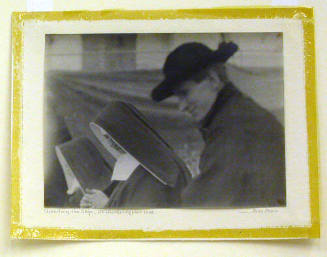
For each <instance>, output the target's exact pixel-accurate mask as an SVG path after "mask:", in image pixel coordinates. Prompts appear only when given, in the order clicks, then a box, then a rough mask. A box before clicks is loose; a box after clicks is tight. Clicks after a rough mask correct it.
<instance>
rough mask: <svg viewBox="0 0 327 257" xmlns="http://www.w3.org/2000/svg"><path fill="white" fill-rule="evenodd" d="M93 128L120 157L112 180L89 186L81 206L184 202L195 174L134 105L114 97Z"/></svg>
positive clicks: (156, 204)
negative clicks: (101, 186) (104, 185)
mask: <svg viewBox="0 0 327 257" xmlns="http://www.w3.org/2000/svg"><path fill="white" fill-rule="evenodd" d="M90 128H91V130H92V131H93V133H94V134H95V136H96V137H97V138H98V139H99V141H100V142H101V143H102V144H103V146H104V147H105V148H106V150H107V151H108V152H110V154H111V155H112V156H113V157H114V158H115V160H116V163H115V166H114V168H113V173H112V177H111V184H110V185H109V187H108V188H107V189H106V190H104V192H102V191H99V190H95V189H88V190H87V192H86V194H85V195H84V197H83V199H82V201H81V207H93V208H105V207H119V208H135V207H136V208H144V207H152V208H159V207H160V208H165V207H176V206H179V205H180V204H181V199H180V195H181V191H182V189H183V188H184V187H185V186H186V184H187V182H188V181H189V180H190V178H191V175H190V172H189V170H188V169H187V167H186V166H185V164H184V163H183V162H182V161H181V160H180V159H179V158H178V157H177V155H176V154H175V153H174V152H173V150H172V149H171V148H170V146H169V145H168V144H167V143H166V142H165V141H164V140H163V139H162V138H161V136H160V135H158V134H157V132H156V131H155V130H154V129H153V128H152V127H150V125H149V124H148V123H147V122H146V120H145V118H144V117H143V115H142V114H141V113H140V112H139V111H138V110H137V109H136V108H135V107H134V106H133V105H131V104H127V103H125V102H119V101H112V102H110V103H109V104H107V106H106V107H105V108H104V109H103V110H102V111H101V113H100V114H99V115H98V116H97V117H96V119H95V120H94V121H93V122H91V123H90Z"/></svg>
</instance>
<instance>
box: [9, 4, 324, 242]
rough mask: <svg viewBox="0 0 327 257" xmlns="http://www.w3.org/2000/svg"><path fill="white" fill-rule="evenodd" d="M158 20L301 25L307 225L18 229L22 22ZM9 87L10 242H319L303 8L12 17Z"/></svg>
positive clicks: (309, 33)
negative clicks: (289, 21)
mask: <svg viewBox="0 0 327 257" xmlns="http://www.w3.org/2000/svg"><path fill="white" fill-rule="evenodd" d="M113 19H117V20H119V19H124V20H160V19H295V20H300V21H301V22H302V25H303V38H304V57H305V71H304V72H305V94H306V120H307V134H308V138H307V142H308V158H309V159H308V162H309V180H310V181H309V182H310V211H311V226H308V227H300V226H289V227H283V228H255V229H209V230H202V229H196V230H163V231H158V232H156V231H143V230H82V229H61V228H46V227H38V228H28V227H25V226H24V225H23V224H21V206H22V204H21V190H20V182H21V177H20V172H21V171H20V169H21V149H22V147H23V144H22V129H23V127H22V110H23V106H22V103H23V101H22V79H23V28H24V22H25V21H28V20H35V21H78V20H84V21H97V20H113ZM12 40H13V41H12V48H13V59H12V60H13V70H12V74H13V75H12V76H13V78H12V79H13V88H12V146H11V158H12V159H11V167H12V168H11V169H12V184H11V197H12V198H11V199H12V213H11V237H12V238H16V239H70V240H74V239H159V238H160V239H178V238H183V239H223V238H230V239H238V238H250V239H264V238H319V236H320V222H319V175H318V167H319V159H318V134H317V124H318V120H317V107H316V105H317V102H316V74H315V73H316V71H315V41H314V15H313V9H312V8H309V7H294V8H293V7H268V6H267V7H226V8H211V9H178V10H103V11H65V12H15V13H13V16H12Z"/></svg>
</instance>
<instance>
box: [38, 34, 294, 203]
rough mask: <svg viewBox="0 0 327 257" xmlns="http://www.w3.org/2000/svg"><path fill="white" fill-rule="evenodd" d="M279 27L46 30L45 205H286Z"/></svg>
mask: <svg viewBox="0 0 327 257" xmlns="http://www.w3.org/2000/svg"><path fill="white" fill-rule="evenodd" d="M283 53H284V52H283V33H282V32H251V33H250V32H247V33H236V32H233V33H232V32H230V33H101V34H46V35H45V51H44V94H43V98H44V99H43V105H44V113H43V115H44V121H43V122H44V124H43V126H44V134H43V141H44V142H43V144H44V207H45V208H86V209H111V208H121V209H154V208H161V209H162V208H174V209H179V208H181V209H203V208H206V209H208V208H210V209H247V208H272V207H281V208H284V207H286V206H287V204H288V202H287V194H286V164H285V128H284V126H285V121H284V120H285V114H284V55H283Z"/></svg>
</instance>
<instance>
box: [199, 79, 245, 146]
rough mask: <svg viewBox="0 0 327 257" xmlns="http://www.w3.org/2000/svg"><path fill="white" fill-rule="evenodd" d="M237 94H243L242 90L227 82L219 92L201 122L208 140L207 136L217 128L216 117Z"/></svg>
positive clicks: (201, 128)
mask: <svg viewBox="0 0 327 257" xmlns="http://www.w3.org/2000/svg"><path fill="white" fill-rule="evenodd" d="M236 95H241V92H240V91H239V90H238V89H236V87H235V86H234V85H233V83H231V82H229V83H227V84H226V85H225V86H224V88H223V89H222V90H221V91H219V92H218V94H217V98H216V101H215V102H214V104H213V105H212V107H211V109H210V111H209V112H208V114H207V115H206V116H205V117H204V119H203V120H202V121H201V122H200V132H201V134H202V136H203V138H204V140H205V141H206V140H207V138H208V137H209V136H210V134H212V132H213V131H214V130H216V125H215V122H214V121H215V117H217V115H218V114H219V113H220V112H221V111H222V110H223V108H224V106H225V105H226V104H227V103H228V102H229V101H230V100H231V98H233V97H234V96H236Z"/></svg>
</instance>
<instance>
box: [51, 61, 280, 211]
mask: <svg viewBox="0 0 327 257" xmlns="http://www.w3.org/2000/svg"><path fill="white" fill-rule="evenodd" d="M228 72H229V74H230V77H231V80H232V81H233V82H234V84H235V85H236V86H237V87H239V89H240V90H241V91H243V92H244V93H245V94H248V95H250V96H254V98H255V100H256V101H257V102H259V103H260V104H262V105H266V106H265V107H266V108H267V109H269V110H270V111H272V112H273V113H274V114H275V115H276V116H277V117H278V118H279V119H280V120H282V119H283V118H282V117H283V115H282V113H283V111H282V110H283V94H282V92H283V78H282V71H281V70H272V69H268V70H260V69H259V70H258V69H256V70H253V71H249V70H242V69H239V68H236V67H228ZM162 78H163V75H162V73H161V71H159V70H137V71H124V72H107V73H103V72H85V71H81V72H64V71H53V72H49V73H47V74H46V76H45V81H46V84H45V94H46V96H45V97H46V99H45V110H46V112H45V116H46V117H45V135H46V137H45V140H46V141H45V143H46V145H47V147H46V149H49V150H48V153H49V154H47V155H46V156H45V158H46V163H47V164H48V165H46V170H45V178H46V181H45V182H46V183H45V184H46V185H49V184H51V181H50V178H52V177H54V175H53V172H57V173H58V174H59V173H60V172H62V171H60V170H59V168H58V167H57V168H56V169H54V168H53V166H54V165H52V166H51V165H50V163H53V162H56V156H55V155H54V151H52V148H54V146H55V145H56V144H59V143H63V142H62V139H61V141H60V142H59V141H58V140H57V139H56V138H55V137H54V135H55V134H56V133H58V131H65V134H66V135H67V136H66V139H67V138H76V137H80V136H86V137H88V138H89V139H90V140H91V141H92V142H93V143H94V144H95V145H96V147H97V148H98V149H99V151H100V153H101V154H102V156H103V157H104V158H105V159H106V161H107V162H108V164H109V165H111V166H112V165H113V158H112V157H110V156H109V155H108V154H107V153H106V151H105V150H104V149H103V148H102V147H101V144H99V142H97V139H96V138H95V136H94V135H93V134H92V132H91V130H90V128H89V122H90V121H92V120H94V118H95V116H96V115H97V114H98V113H99V111H100V110H101V109H102V108H103V107H104V106H105V105H106V103H108V101H110V100H121V101H125V102H128V103H131V104H133V105H135V106H136V107H137V108H138V109H139V110H140V111H141V112H142V113H143V114H144V116H145V117H146V118H147V120H148V121H149V123H150V124H151V125H152V126H153V128H154V129H155V130H156V131H158V133H159V134H160V135H161V136H162V137H163V138H164V139H165V140H166V141H167V142H168V144H169V145H171V147H172V148H173V149H174V150H175V151H176V153H177V154H178V155H179V156H180V157H181V158H182V159H183V160H184V161H185V163H186V164H187V166H188V167H189V168H190V170H191V172H192V174H193V175H197V174H199V171H198V159H199V155H200V153H201V150H202V148H203V141H202V138H201V136H200V133H199V131H198V129H197V128H196V125H195V124H193V123H192V121H191V119H190V118H189V117H188V116H186V115H185V114H182V113H181V112H179V111H178V105H177V100H176V99H175V98H174V97H171V98H170V99H167V100H165V101H163V102H161V103H155V102H153V101H152V100H151V98H150V92H151V90H152V88H153V87H155V86H156V85H157V84H158V83H159V82H160V81H161V80H162ZM59 121H60V122H59ZM56 183H62V181H61V182H56ZM49 187H50V186H49ZM51 188H56V187H55V186H52V187H51ZM58 188H61V189H60V190H62V188H63V186H62V185H60V187H59V186H58ZM45 192H46V195H48V196H49V197H46V199H50V200H49V201H48V205H51V204H52V202H53V201H52V200H51V197H52V191H51V190H50V191H49V190H48V189H47V188H45ZM57 202H58V201H57ZM59 202H60V201H59ZM46 205H47V204H46Z"/></svg>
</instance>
